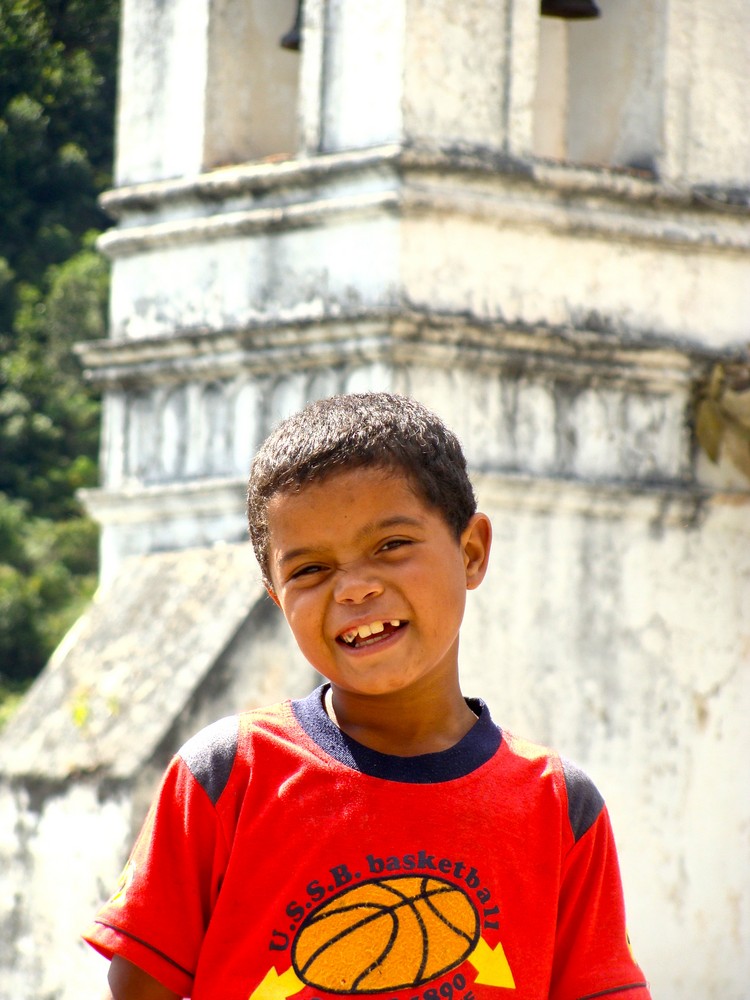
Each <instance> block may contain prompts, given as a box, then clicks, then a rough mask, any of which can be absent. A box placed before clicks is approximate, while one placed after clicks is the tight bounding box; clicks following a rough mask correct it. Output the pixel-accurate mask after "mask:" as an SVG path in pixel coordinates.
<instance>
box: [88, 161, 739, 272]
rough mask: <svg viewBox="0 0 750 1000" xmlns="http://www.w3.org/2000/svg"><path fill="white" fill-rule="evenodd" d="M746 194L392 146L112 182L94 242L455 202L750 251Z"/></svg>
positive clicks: (511, 217)
mask: <svg viewBox="0 0 750 1000" xmlns="http://www.w3.org/2000/svg"><path fill="white" fill-rule="evenodd" d="M748 202H750V196H747V195H746V193H745V192H738V191H734V190H728V189H727V190H724V189H719V188H717V189H715V190H714V189H711V190H709V189H707V188H700V189H698V188H696V189H683V188H679V187H676V186H674V185H671V184H668V183H663V182H661V181H658V180H656V179H654V178H653V177H650V176H649V175H647V174H645V173H644V172H637V171H624V170H613V169H605V168H592V167H580V166H575V165H571V164H565V163H558V162H553V161H546V160H536V159H528V160H517V159H511V158H509V157H504V156H502V155H500V154H498V153H496V152H493V151H489V150H482V149H468V148H467V149H464V148H460V149H452V150H429V149H417V148H409V147H406V148H405V147H400V146H398V145H388V146H381V147H373V148H371V149H366V150H354V151H348V152H344V153H335V154H333V153H332V154H322V155H320V156H316V157H308V158H299V159H294V160H282V161H276V162H261V163H249V164H243V165H240V166H235V167H227V168H223V169H220V170H215V171H212V172H210V173H206V174H201V175H198V176H196V177H192V178H178V179H175V180H168V181H159V182H154V183H149V184H138V185H133V186H131V187H124V188H120V189H116V190H113V191H110V192H107V193H106V194H105V195H103V196H102V199H101V203H102V206H103V208H104V209H105V210H106V211H107V212H108V213H109V214H110V215H111V216H112V217H113V218H116V219H119V220H121V223H122V224H121V226H120V227H118V228H116V229H112V230H110V231H108V232H107V233H105V234H104V235H103V236H102V237H101V239H100V247H101V249H102V251H103V252H104V253H106V254H107V255H108V256H110V257H112V258H117V257H122V256H128V255H131V254H136V253H141V252H147V251H149V250H153V249H158V248H160V247H165V246H174V245H180V244H193V243H200V242H203V241H205V240H215V239H225V238H233V237H238V236H243V235H247V234H250V233H255V232H269V231H283V230H294V229H298V228H301V227H309V226H317V225H326V224H333V223H336V222H337V221H342V220H345V219H348V218H356V217H361V216H362V215H372V214H382V213H390V214H398V215H399V217H401V218H404V219H408V218H418V217H419V216H420V215H421V214H424V213H436V214H445V213H448V214H451V213H453V214H463V215H469V216H475V217H478V218H482V219H490V220H491V221H492V223H493V224H497V225H514V226H540V227H543V228H547V229H550V230H553V231H555V232H562V233H579V234H586V235H591V236H598V237H601V238H606V239H612V238H616V239H619V240H624V241H638V242H645V243H657V244H663V245H670V246H674V247H701V248H703V249H714V250H717V251H719V250H722V251H747V250H748V249H750V229H749V228H748V226H747V219H748V215H750V204H748ZM196 205H198V206H200V208H199V209H198V210H196Z"/></svg>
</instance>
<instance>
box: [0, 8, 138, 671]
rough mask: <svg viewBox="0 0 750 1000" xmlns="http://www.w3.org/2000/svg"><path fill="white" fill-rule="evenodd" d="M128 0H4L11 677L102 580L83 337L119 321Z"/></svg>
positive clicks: (0, 501)
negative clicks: (110, 247)
mask: <svg viewBox="0 0 750 1000" xmlns="http://www.w3.org/2000/svg"><path fill="white" fill-rule="evenodd" d="M118 26H119V2H118V0H0V682H18V681H23V680H26V679H28V678H31V677H33V676H35V674H36V673H38V672H39V670H40V669H41V667H42V666H43V665H44V663H45V662H46V660H47V658H48V656H49V654H50V653H51V651H52V649H53V648H54V646H55V645H56V643H57V642H58V641H59V639H60V638H61V635H62V633H63V632H64V631H65V629H66V628H67V627H68V625H69V624H71V623H72V620H73V619H74V618H75V616H76V615H77V614H78V613H79V611H80V609H81V607H82V605H83V603H84V602H85V600H86V598H87V597H88V595H89V594H90V592H91V590H92V589H93V586H94V583H95V578H96V546H97V539H96V530H95V528H94V526H93V525H92V524H91V522H90V521H88V520H87V519H86V518H85V517H84V515H83V512H82V510H81V507H80V505H79V503H78V501H77V499H76V490H77V489H78V488H79V487H81V486H89V485H93V484H94V483H95V482H96V461H97V450H98V427H99V401H98V399H97V396H96V394H95V393H94V392H93V391H92V390H91V388H90V387H89V386H87V385H86V383H85V381H84V379H83V377H82V373H81V371H80V368H79V366H78V364H77V361H76V359H75V355H74V353H73V350H72V347H73V345H74V344H75V343H76V342H78V341H81V340H85V339H87V338H91V337H99V336H102V335H103V334H104V333H105V330H106V303H107V294H108V269H107V266H106V263H105V261H104V260H103V258H102V257H100V256H99V254H98V253H97V252H96V250H95V247H94V241H95V238H96V235H97V234H98V233H99V232H101V230H102V229H104V228H105V227H106V226H107V224H108V220H107V219H106V218H105V216H104V215H103V213H102V212H101V210H100V209H99V207H98V201H97V199H98V196H99V194H100V193H101V192H102V191H103V190H104V189H105V188H106V187H108V186H109V185H110V183H111V166H112V159H113V136H114V113H115V112H114V108H115V87H116V69H117V41H118Z"/></svg>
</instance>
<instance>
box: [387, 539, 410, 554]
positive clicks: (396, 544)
mask: <svg viewBox="0 0 750 1000" xmlns="http://www.w3.org/2000/svg"><path fill="white" fill-rule="evenodd" d="M404 545H411V541H410V540H409V539H408V538H389V539H388V541H387V542H383V544H382V545H381V546H380V551H381V552H392V551H393V550H394V549H400V548H401V547H402V546H404Z"/></svg>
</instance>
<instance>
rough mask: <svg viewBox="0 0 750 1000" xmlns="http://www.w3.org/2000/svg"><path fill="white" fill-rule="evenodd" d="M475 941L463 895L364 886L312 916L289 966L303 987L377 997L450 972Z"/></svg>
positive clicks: (395, 881) (449, 889)
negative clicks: (381, 993)
mask: <svg viewBox="0 0 750 1000" xmlns="http://www.w3.org/2000/svg"><path fill="white" fill-rule="evenodd" d="M478 940H479V917H478V914H477V911H476V909H475V907H474V904H473V903H472V902H471V900H470V899H469V897H468V896H467V895H466V893H465V892H464V891H463V890H462V889H459V888H458V887H457V886H455V885H454V884H453V883H452V882H446V881H444V880H443V879H438V878H426V877H422V876H410V875H399V876H396V877H394V878H381V879H374V880H372V881H369V882H363V883H361V884H359V885H357V886H354V887H353V888H351V889H347V890H345V891H344V892H342V893H339V895H338V896H334V897H333V899H329V900H328V901H327V902H326V903H324V904H323V905H322V906H320V907H318V909H317V910H314V911H313V912H312V913H311V914H310V915H309V916H308V917H307V919H306V920H305V921H304V923H303V924H302V925H301V926H300V929H299V933H298V935H297V938H296V940H295V942H294V947H293V949H292V964H293V966H294V971H295V972H296V974H297V975H298V976H299V978H300V979H301V980H302V981H303V982H305V983H307V985H308V986H312V987H314V988H316V989H320V990H325V991H327V992H328V993H380V992H385V991H391V990H399V989H406V988H411V987H413V986H419V985H420V984H421V983H426V982H429V981H430V980H431V979H435V978H436V977H437V976H440V975H442V974H443V973H445V972H448V971H449V970H450V969H454V968H455V967H456V966H457V965H460V964H461V962H463V961H464V960H465V959H466V958H468V956H469V955H470V954H471V953H472V952H473V950H474V948H475V947H476V945H477V942H478Z"/></svg>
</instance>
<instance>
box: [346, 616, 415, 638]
mask: <svg viewBox="0 0 750 1000" xmlns="http://www.w3.org/2000/svg"><path fill="white" fill-rule="evenodd" d="M386 624H388V625H390V626H392V627H393V628H398V626H399V625H400V624H401V620H400V619H399V618H391V619H390V620H388V621H387V622H382V621H374V622H369V623H368V624H365V625H360V626H359V627H358V628H355V629H352V630H351V631H350V632H345V633H344V634H343V635H342V637H341V638H342V639H343V640H344V642H347V643H349V644H350V645H351V644H353V643H354V642H355V641H356V640H357V639H358V638H359V639H369V637H370V636H371V635H379V634H380V633H381V632H384V631H385V626H386Z"/></svg>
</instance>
